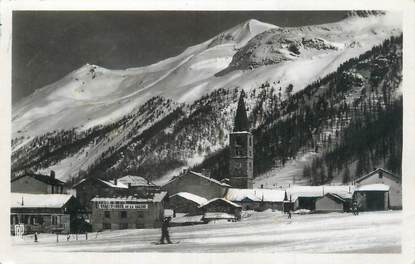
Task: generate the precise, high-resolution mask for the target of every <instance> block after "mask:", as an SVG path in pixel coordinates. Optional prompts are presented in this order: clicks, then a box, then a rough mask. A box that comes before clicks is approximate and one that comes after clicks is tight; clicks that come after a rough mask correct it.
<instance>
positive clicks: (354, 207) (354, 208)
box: [352, 200, 359, 215]
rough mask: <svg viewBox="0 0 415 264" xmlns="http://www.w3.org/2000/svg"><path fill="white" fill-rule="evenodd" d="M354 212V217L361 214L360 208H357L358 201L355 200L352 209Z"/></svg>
mask: <svg viewBox="0 0 415 264" xmlns="http://www.w3.org/2000/svg"><path fill="white" fill-rule="evenodd" d="M352 210H353V214H354V215H358V214H359V207H358V206H357V201H356V200H355V201H353V207H352Z"/></svg>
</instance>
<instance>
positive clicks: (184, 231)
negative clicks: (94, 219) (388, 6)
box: [13, 211, 401, 253]
mask: <svg viewBox="0 0 415 264" xmlns="http://www.w3.org/2000/svg"><path fill="white" fill-rule="evenodd" d="M251 214H252V215H251V216H250V217H248V218H244V219H243V220H242V221H241V222H237V223H229V222H217V223H210V224H206V225H196V226H184V227H171V228H170V234H171V237H172V240H173V241H180V243H179V244H174V245H153V244H151V243H152V242H155V241H157V240H158V239H159V238H160V230H159V229H132V230H131V229H130V230H118V231H105V232H102V233H99V234H98V235H97V237H96V233H90V234H89V236H88V238H89V240H85V236H84V235H79V236H78V240H77V241H76V240H75V237H74V236H72V237H71V240H70V241H66V237H65V236H61V238H60V242H59V243H56V236H55V235H51V234H40V235H39V243H37V244H34V243H33V236H32V235H29V236H26V237H25V238H24V241H14V242H13V246H14V247H16V249H19V250H22V251H24V252H29V251H50V252H62V251H63V252H207V253H213V252H217V253H218V252H266V253H273V252H280V253H290V252H291V253H292V252H295V253H350V252H359V253H399V252H400V250H401V242H400V240H401V234H400V229H401V211H382V212H363V213H360V214H359V215H358V216H354V215H352V214H350V213H327V214H312V215H295V214H294V215H293V217H292V219H287V217H286V216H285V215H283V214H282V213H281V212H279V211H277V212H271V211H266V212H262V213H258V212H251Z"/></svg>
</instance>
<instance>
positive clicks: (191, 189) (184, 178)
mask: <svg viewBox="0 0 415 264" xmlns="http://www.w3.org/2000/svg"><path fill="white" fill-rule="evenodd" d="M229 187H230V186H229V185H228V184H226V183H223V182H220V181H218V180H215V179H213V178H209V177H207V176H205V175H203V174H201V173H197V172H194V171H187V172H186V173H184V174H182V175H180V176H177V177H174V178H173V179H171V180H170V181H169V182H167V183H166V184H165V185H163V186H162V189H163V190H165V191H167V192H168V194H169V196H172V195H174V194H176V193H180V192H187V193H192V194H195V195H197V196H200V197H203V198H205V199H208V200H209V199H213V198H217V197H224V195H225V194H226V191H227V189H228V188H229Z"/></svg>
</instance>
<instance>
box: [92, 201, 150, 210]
mask: <svg viewBox="0 0 415 264" xmlns="http://www.w3.org/2000/svg"><path fill="white" fill-rule="evenodd" d="M97 208H98V209H107V210H108V209H136V210H137V209H138V210H147V209H148V205H147V204H127V203H120V202H117V203H111V202H98V204H97Z"/></svg>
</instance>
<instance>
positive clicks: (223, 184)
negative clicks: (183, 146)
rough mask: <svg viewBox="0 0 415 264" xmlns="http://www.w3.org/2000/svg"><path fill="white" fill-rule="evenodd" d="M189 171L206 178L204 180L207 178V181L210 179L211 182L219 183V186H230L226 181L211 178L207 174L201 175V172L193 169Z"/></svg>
mask: <svg viewBox="0 0 415 264" xmlns="http://www.w3.org/2000/svg"><path fill="white" fill-rule="evenodd" d="M190 173H192V174H194V175H197V176H199V177H202V178H204V179H206V180H209V181H211V182H213V183H216V184H219V185H221V186H225V187H231V186H230V185H229V184H227V183H224V182H220V181H218V180H215V179H213V178H210V177H207V176H205V175H203V174H201V173H198V172H194V171H190Z"/></svg>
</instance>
